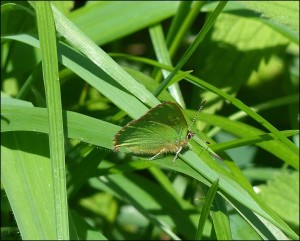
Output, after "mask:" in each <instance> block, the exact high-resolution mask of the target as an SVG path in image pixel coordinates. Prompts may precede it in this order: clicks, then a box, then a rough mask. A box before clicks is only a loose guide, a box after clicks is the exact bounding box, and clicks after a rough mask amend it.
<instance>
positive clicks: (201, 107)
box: [189, 100, 206, 130]
mask: <svg viewBox="0 0 300 241" xmlns="http://www.w3.org/2000/svg"><path fill="white" fill-rule="evenodd" d="M205 103H206V100H203V101H202V103H201V105H200V107H199V110H198V111H197V114H196V115H195V116H194V118H193V120H192V122H191V124H190V126H189V130H190V129H191V127H192V125H193V124H194V122H195V120H196V118H197V117H198V115H199V113H200V111H201V110H202V109H203V107H204V105H205Z"/></svg>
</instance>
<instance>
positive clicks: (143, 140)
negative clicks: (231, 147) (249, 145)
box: [114, 101, 205, 161]
mask: <svg viewBox="0 0 300 241" xmlns="http://www.w3.org/2000/svg"><path fill="white" fill-rule="evenodd" d="M204 104H205V101H203V103H202V105H201V106H200V108H199V111H198V113H199V112H200V110H201V109H202V108H203V105H204ZM195 118H196V117H195ZM195 118H194V119H193V121H192V123H193V122H194V120H195ZM193 136H194V133H193V132H191V131H190V130H189V128H188V124H187V121H186V119H185V117H184V114H183V112H182V108H181V107H180V106H179V105H178V104H177V103H175V102H172V101H167V102H164V103H162V104H159V105H157V106H156V107H154V108H152V109H150V110H149V111H148V112H147V113H146V114H145V115H143V116H142V117H140V118H139V119H137V120H133V121H131V122H129V123H128V124H127V125H126V126H124V127H123V128H122V129H121V130H120V131H119V132H118V133H117V134H116V135H115V138H114V151H118V150H119V149H120V150H121V149H122V148H124V149H125V150H127V151H129V152H131V153H133V154H142V155H154V156H153V157H151V158H150V160H153V159H154V158H156V157H157V156H158V155H160V154H162V153H176V154H175V157H174V159H173V161H175V160H176V158H177V156H178V155H179V153H180V152H181V150H182V149H183V148H184V147H185V146H186V145H187V143H188V141H189V140H190V139H191V138H192V137H193Z"/></svg>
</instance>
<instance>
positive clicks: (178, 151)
mask: <svg viewBox="0 0 300 241" xmlns="http://www.w3.org/2000/svg"><path fill="white" fill-rule="evenodd" d="M181 150H182V146H181V147H179V148H178V150H177V152H176V155H175V157H174V159H173V162H175V160H176V159H177V157H178V155H179V153H180V152H181Z"/></svg>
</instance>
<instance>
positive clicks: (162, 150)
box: [149, 149, 165, 160]
mask: <svg viewBox="0 0 300 241" xmlns="http://www.w3.org/2000/svg"><path fill="white" fill-rule="evenodd" d="M164 151H165V149H161V151H160V152H159V153H157V154H155V155H154V156H153V157H151V158H150V159H149V160H153V159H155V157H157V156H159V155H160V154H161V153H163V152H164Z"/></svg>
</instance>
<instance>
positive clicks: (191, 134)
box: [186, 131, 195, 140]
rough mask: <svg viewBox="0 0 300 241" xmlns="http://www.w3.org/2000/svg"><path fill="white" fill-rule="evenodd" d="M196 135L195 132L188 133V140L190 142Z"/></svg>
mask: <svg viewBox="0 0 300 241" xmlns="http://www.w3.org/2000/svg"><path fill="white" fill-rule="evenodd" d="M194 135H195V133H194V132H191V131H188V133H187V135H186V138H187V139H188V140H189V139H191V138H192V137H193V136H194Z"/></svg>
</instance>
